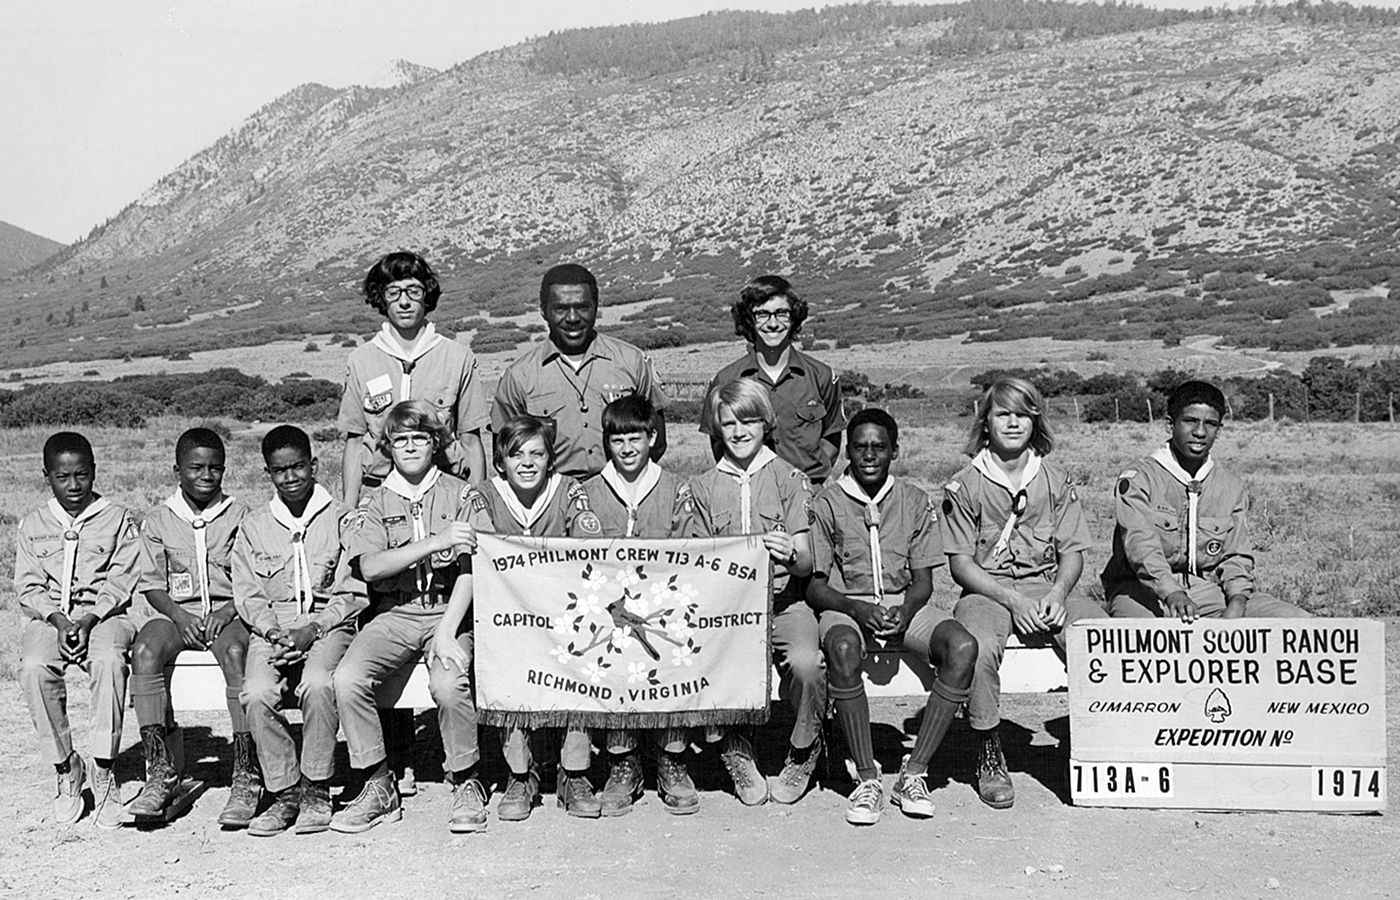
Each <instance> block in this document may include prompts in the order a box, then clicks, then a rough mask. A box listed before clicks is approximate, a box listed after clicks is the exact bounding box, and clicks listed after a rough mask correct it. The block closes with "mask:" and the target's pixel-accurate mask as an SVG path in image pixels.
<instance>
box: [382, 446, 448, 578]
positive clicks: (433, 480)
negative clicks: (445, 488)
mask: <svg viewBox="0 0 1400 900" xmlns="http://www.w3.org/2000/svg"><path fill="white" fill-rule="evenodd" d="M441 474H442V470H441V469H439V468H438V467H437V466H433V467H432V468H431V469H429V470H428V472H427V474H426V475H424V476H423V480H422V481H420V482H418V483H417V484H409V481H408V479H407V478H405V477H403V475H402V474H400V473H399V470H398V469H395V470H394V471H392V472H390V473H389V476H388V477H387V478H385V479H384V489H385V490H386V491H393V492H394V493H395V494H398V495H399V496H400V497H402V498H404V499H405V500H407V501H408V512H409V515H411V516H412V517H413V540H414V541H415V542H417V541H421V540H423V539H424V538H426V537H427V536H428V528H427V526H426V525H424V524H423V498H424V497H426V496H428V492H429V491H431V490H432V489H433V485H435V484H437V480H438V476H439V475H441ZM431 558H432V557H430V556H425V557H423V559H421V560H419V561H418V564H417V565H416V566H414V567H413V569H414V579H415V580H416V581H417V583H418V594H419V596H420V597H421V596H422V595H424V594H427V593H428V588H429V587H431V586H432V583H433V570H432V563H431V562H429V560H430V559H431Z"/></svg>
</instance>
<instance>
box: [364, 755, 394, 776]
mask: <svg viewBox="0 0 1400 900" xmlns="http://www.w3.org/2000/svg"><path fill="white" fill-rule="evenodd" d="M388 777H389V760H388V759H381V760H380V761H379V762H378V763H376V764H375V765H373V766H370V767H369V768H368V769H366V770H365V780H366V781H369V780H370V779H371V778H388Z"/></svg>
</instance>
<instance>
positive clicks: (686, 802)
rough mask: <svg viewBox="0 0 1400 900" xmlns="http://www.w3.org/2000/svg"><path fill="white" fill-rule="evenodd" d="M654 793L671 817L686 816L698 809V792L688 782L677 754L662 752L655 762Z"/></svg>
mask: <svg viewBox="0 0 1400 900" xmlns="http://www.w3.org/2000/svg"><path fill="white" fill-rule="evenodd" d="M656 793H658V794H660V795H661V803H662V805H663V806H665V807H666V811H667V812H668V813H670V814H671V815H673V816H688V815H690V814H691V813H693V812H696V811H697V810H699V809H700V792H699V791H697V790H696V789H695V782H693V781H691V780H690V773H689V772H687V771H686V768H685V760H684V759H682V758H681V755H680V754H679V753H666V752H665V751H662V753H661V756H660V758H658V759H657V761H656Z"/></svg>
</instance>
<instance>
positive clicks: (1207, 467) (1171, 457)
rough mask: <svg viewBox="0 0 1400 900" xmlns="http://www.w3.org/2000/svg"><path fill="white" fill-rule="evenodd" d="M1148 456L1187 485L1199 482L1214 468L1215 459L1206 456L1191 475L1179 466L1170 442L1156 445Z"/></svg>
mask: <svg viewBox="0 0 1400 900" xmlns="http://www.w3.org/2000/svg"><path fill="white" fill-rule="evenodd" d="M1148 458H1149V459H1151V460H1152V461H1153V462H1155V463H1156V464H1157V465H1159V466H1161V467H1162V468H1163V469H1164V470H1165V471H1166V473H1167V474H1168V475H1170V476H1171V477H1173V478H1175V479H1176V480H1177V481H1179V482H1180V483H1182V484H1187V485H1189V484H1191V483H1192V482H1196V483H1198V484H1199V483H1200V482H1203V481H1205V480H1206V476H1207V475H1209V474H1210V473H1211V472H1212V471H1214V469H1215V459H1214V458H1213V457H1209V456H1208V457H1206V461H1205V462H1204V463H1202V464H1201V467H1200V468H1199V469H1197V470H1196V474H1195V476H1194V477H1193V476H1192V475H1191V473H1189V472H1187V471H1186V470H1185V469H1183V468H1182V467H1181V463H1179V462H1177V461H1176V455H1175V454H1174V453H1172V447H1171V444H1164V445H1162V446H1161V447H1158V448H1157V449H1156V450H1154V451H1152V455H1151V456H1150V457H1148Z"/></svg>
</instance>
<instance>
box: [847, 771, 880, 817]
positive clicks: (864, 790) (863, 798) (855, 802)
mask: <svg viewBox="0 0 1400 900" xmlns="http://www.w3.org/2000/svg"><path fill="white" fill-rule="evenodd" d="M850 801H851V802H850V805H849V806H847V807H846V821H847V822H850V823H851V824H852V825H874V824H875V823H876V822H878V821H880V813H881V812H883V811H884V809H885V786H884V785H883V784H881V782H880V770H879V769H878V768H877V769H876V770H875V777H874V778H869V779H866V780H865V781H862V782H861V783H860V784H858V785H856V789H855V790H854V791H852V792H851V797H850Z"/></svg>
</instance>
